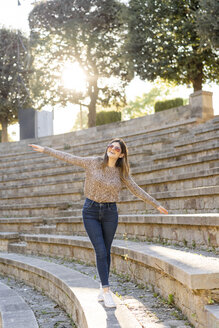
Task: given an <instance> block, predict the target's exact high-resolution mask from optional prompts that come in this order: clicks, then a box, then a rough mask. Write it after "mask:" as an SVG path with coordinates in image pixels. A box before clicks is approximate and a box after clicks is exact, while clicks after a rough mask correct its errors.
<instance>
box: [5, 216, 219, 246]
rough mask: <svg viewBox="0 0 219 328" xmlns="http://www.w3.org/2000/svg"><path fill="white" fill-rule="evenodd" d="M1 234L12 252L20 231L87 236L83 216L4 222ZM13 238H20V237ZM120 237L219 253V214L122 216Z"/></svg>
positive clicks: (15, 219)
mask: <svg viewBox="0 0 219 328" xmlns="http://www.w3.org/2000/svg"><path fill="white" fill-rule="evenodd" d="M0 231H2V232H1V233H0V244H1V245H3V242H5V246H4V247H3V246H2V249H4V250H7V247H10V250H11V247H12V246H11V245H12V243H13V245H15V244H16V243H15V241H14V240H11V237H10V236H11V233H12V232H14V233H15V234H16V231H17V232H19V233H28V234H57V235H78V236H85V235H86V232H85V229H84V225H83V221H82V215H79V216H69V217H60V218H44V219H43V218H41V219H38V218H34V217H33V218H29V219H28V218H7V219H6V218H3V219H1V218H0ZM8 236H9V238H8ZM13 236H16V238H19V235H18V234H16V235H13ZM116 237H118V238H126V237H127V238H131V239H137V240H139V241H140V240H141V241H153V242H158V243H166V244H167V243H171V244H177V245H179V246H188V247H192V248H194V249H199V248H201V249H212V248H214V249H215V251H219V214H218V213H200V214H168V215H162V214H154V215H153V214H148V215H145V214H144V215H143V214H138V215H135V214H129V215H127V214H120V215H119V224H118V228H117V231H116ZM2 239H3V240H2ZM6 239H7V241H6ZM8 243H10V244H8ZM16 245H17V244H16ZM12 251H13V250H12Z"/></svg>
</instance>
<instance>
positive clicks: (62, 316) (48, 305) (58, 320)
mask: <svg viewBox="0 0 219 328" xmlns="http://www.w3.org/2000/svg"><path fill="white" fill-rule="evenodd" d="M0 281H1V282H3V283H4V284H6V285H8V286H9V287H10V288H13V289H14V290H15V291H16V292H17V293H18V294H19V295H20V296H21V297H22V298H23V299H24V301H25V302H26V303H27V304H28V305H29V306H30V307H31V309H32V311H33V312H34V314H35V317H36V319H37V322H38V325H39V327H40V328H72V327H75V328H76V326H75V325H74V323H73V321H72V320H71V318H69V316H68V315H67V313H66V312H65V311H64V310H63V309H61V308H60V306H59V305H57V304H56V303H55V302H54V301H53V300H51V299H50V298H48V297H47V296H46V295H43V294H42V293H41V292H39V291H38V290H36V289H35V288H33V287H31V286H28V285H26V284H24V283H23V282H22V281H19V280H15V279H13V278H9V277H3V276H2V275H0Z"/></svg>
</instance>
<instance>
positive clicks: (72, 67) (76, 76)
mask: <svg viewBox="0 0 219 328" xmlns="http://www.w3.org/2000/svg"><path fill="white" fill-rule="evenodd" d="M62 83H63V85H64V87H65V88H67V89H72V90H75V91H77V92H83V91H84V90H85V89H86V74H85V73H84V71H83V69H82V68H81V66H80V65H79V64H78V63H77V62H75V63H66V64H65V65H64V68H63V71H62Z"/></svg>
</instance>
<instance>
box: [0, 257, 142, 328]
mask: <svg viewBox="0 0 219 328" xmlns="http://www.w3.org/2000/svg"><path fill="white" fill-rule="evenodd" d="M14 268H16V270H14ZM0 270H1V272H2V273H3V274H6V275H12V276H13V277H15V278H19V279H22V280H23V281H24V282H25V283H27V284H30V285H32V286H34V287H36V288H37V289H40V290H42V291H44V292H45V294H47V295H48V296H49V297H50V298H52V299H53V300H54V301H55V302H57V303H58V304H59V305H60V306H61V307H62V308H64V310H65V311H66V312H67V313H68V314H69V315H70V317H72V319H73V321H74V322H75V324H76V325H77V326H78V327H80V328H107V327H109V328H112V327H115V328H119V327H121V328H133V327H135V328H140V324H139V323H138V322H137V320H136V319H135V317H134V316H133V314H132V313H131V312H130V311H129V310H128V308H127V307H126V306H125V305H124V304H122V302H121V301H120V300H119V298H118V297H116V296H115V295H113V298H114V301H115V302H116V305H117V309H116V311H115V312H114V315H113V316H112V315H111V316H110V323H109V322H108V320H107V317H108V316H109V314H110V313H109V312H110V310H108V309H106V308H105V307H104V306H103V305H102V304H101V303H99V302H98V301H97V295H98V292H99V284H98V282H97V281H95V280H94V279H92V278H90V277H88V276H87V275H84V274H82V273H80V272H78V271H76V270H73V269H70V268H67V267H65V266H62V265H59V264H55V263H51V262H48V261H43V260H40V259H36V258H32V257H30V256H24V255H20V254H15V253H0ZM111 311H112V310H111ZM97 313H98V315H97ZM23 327H24V326H23ZM33 327H34V326H33ZM25 328H26V326H25Z"/></svg>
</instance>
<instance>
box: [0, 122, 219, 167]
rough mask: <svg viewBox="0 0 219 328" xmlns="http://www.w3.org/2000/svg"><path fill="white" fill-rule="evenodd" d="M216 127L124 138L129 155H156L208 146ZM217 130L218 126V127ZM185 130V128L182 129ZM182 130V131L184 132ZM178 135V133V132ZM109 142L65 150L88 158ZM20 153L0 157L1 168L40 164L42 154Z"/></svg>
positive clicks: (102, 149)
mask: <svg viewBox="0 0 219 328" xmlns="http://www.w3.org/2000/svg"><path fill="white" fill-rule="evenodd" d="M215 129H216V127H214V131H212V130H211V131H209V132H205V134H204V135H203V136H202V135H199V136H198V137H196V136H195V135H193V134H191V132H189V130H188V133H187V134H188V136H186V137H183V135H182V132H181V133H180V135H179V136H177V135H176V133H171V135H170V136H169V135H167V136H165V135H154V136H153V137H150V138H149V137H148V136H147V135H146V132H142V135H140V136H137V137H136V136H135V135H133V136H130V137H129V139H128V138H125V140H126V143H127V146H128V149H129V153H130V154H132V153H135V151H136V149H137V150H138V148H139V147H141V149H145V150H147V149H148V151H149V153H148V155H150V152H151V154H153V153H156V151H158V150H159V151H165V152H166V151H169V148H170V147H171V148H172V150H173V151H174V148H177V147H185V148H186V147H188V146H189V147H191V146H194V144H196V145H198V144H200V145H201V144H203V143H204V144H208V143H209V142H211V141H213V140H215V139H216V138H217V136H218V132H217V131H215ZM218 129H219V126H218ZM184 130H185V128H184ZM184 130H183V131H184ZM178 133H179V132H178ZM184 133H185V132H184ZM108 142H109V140H106V141H103V140H101V141H100V142H97V143H95V144H93V143H92V144H88V145H87V147H85V145H76V146H74V147H71V149H70V150H67V152H70V153H73V154H74V153H75V152H76V153H77V154H78V155H79V156H85V155H86V156H87V155H88V156H89V155H90V154H94V153H97V154H98V155H99V154H102V153H103V152H104V151H105V147H106V145H107V144H108ZM57 150H61V151H66V150H65V149H64V148H63V147H61V148H60V147H58V148H57ZM25 151H26V152H24V150H23V151H22V152H21V154H20V155H18V154H17V155H14V156H12V155H10V156H8V157H5V156H2V157H1V156H0V162H1V167H2V168H4V167H6V168H9V167H13V166H15V165H17V166H19V165H22V166H23V165H27V164H31V163H33V162H34V163H40V162H41V159H42V156H41V155H42V154H40V155H39V154H37V153H36V152H33V151H31V149H30V147H27V149H26V148H25Z"/></svg>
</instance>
